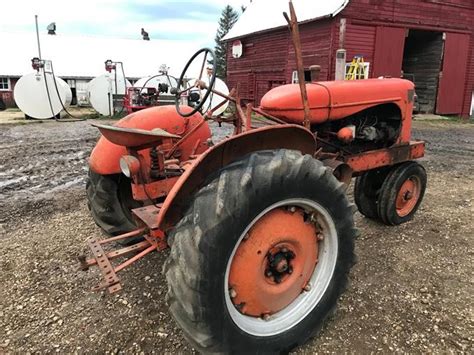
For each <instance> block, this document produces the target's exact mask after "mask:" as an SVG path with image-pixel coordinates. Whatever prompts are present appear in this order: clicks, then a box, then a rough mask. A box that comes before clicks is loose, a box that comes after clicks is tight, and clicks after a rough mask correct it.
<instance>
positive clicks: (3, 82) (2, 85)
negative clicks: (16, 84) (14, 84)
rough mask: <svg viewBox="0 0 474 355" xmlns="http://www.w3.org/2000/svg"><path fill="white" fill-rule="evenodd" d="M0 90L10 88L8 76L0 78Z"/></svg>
mask: <svg viewBox="0 0 474 355" xmlns="http://www.w3.org/2000/svg"><path fill="white" fill-rule="evenodd" d="M0 90H2V91H9V90H10V79H9V78H0Z"/></svg>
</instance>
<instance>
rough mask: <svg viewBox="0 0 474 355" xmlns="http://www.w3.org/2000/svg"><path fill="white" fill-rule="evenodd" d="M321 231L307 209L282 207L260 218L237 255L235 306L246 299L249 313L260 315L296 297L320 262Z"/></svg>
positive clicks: (232, 272) (232, 278) (233, 277)
mask: <svg viewBox="0 0 474 355" xmlns="http://www.w3.org/2000/svg"><path fill="white" fill-rule="evenodd" d="M317 234H318V233H317V229H316V226H315V224H314V223H306V221H305V212H304V210H303V209H301V208H295V209H294V212H292V211H290V210H289V209H286V208H278V209H275V210H272V211H270V212H268V213H267V214H266V215H264V216H263V217H262V218H260V220H258V221H257V222H256V224H254V225H253V226H252V228H251V229H250V231H249V237H248V239H247V240H244V241H242V242H241V243H240V245H239V247H238V248H237V251H236V253H235V255H234V258H233V259H232V264H231V266H230V274H229V287H230V288H231V290H232V291H230V292H231V298H232V302H233V303H234V305H235V306H238V305H241V304H245V309H244V310H243V313H245V314H247V315H251V316H254V317H260V316H261V315H263V314H270V315H271V314H274V313H276V312H278V311H280V310H282V309H283V308H285V307H287V306H288V305H289V304H290V303H291V302H293V301H294V300H295V299H296V297H298V296H299V295H300V294H301V291H302V289H303V288H304V287H305V285H307V284H308V281H309V279H310V278H311V275H312V274H313V271H314V268H315V266H316V264H317V261H318V253H319V249H318V238H317ZM232 295H233V296H234V297H232ZM241 312H242V310H241Z"/></svg>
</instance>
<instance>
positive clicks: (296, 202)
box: [164, 150, 356, 353]
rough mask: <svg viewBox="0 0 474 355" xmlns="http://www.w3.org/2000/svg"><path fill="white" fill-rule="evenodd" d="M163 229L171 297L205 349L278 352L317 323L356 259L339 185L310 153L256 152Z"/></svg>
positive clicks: (180, 319)
mask: <svg viewBox="0 0 474 355" xmlns="http://www.w3.org/2000/svg"><path fill="white" fill-rule="evenodd" d="M190 203H191V204H190V207H189V209H188V210H187V212H186V213H185V215H184V217H183V218H182V220H181V221H180V222H179V223H178V225H177V226H176V227H175V228H174V229H173V231H172V232H171V234H170V235H169V237H168V244H169V245H170V246H171V253H170V256H169V258H168V260H167V262H166V263H165V268H164V270H165V274H166V279H167V281H168V293H167V301H168V304H169V307H170V311H171V314H172V315H173V317H174V318H175V320H176V321H177V323H178V324H179V325H180V326H181V328H182V329H183V331H184V334H185V336H186V338H187V339H188V340H189V341H190V342H191V344H192V345H193V346H194V347H195V348H196V349H197V350H199V351H201V352H224V353H228V352H236V353H239V352H243V353H264V352H265V353H266V352H268V353H277V352H278V353H279V352H285V351H289V350H290V349H292V348H293V347H295V346H297V345H299V344H302V343H304V342H306V341H307V340H308V339H309V338H310V337H311V336H314V335H315V334H316V332H317V331H318V330H319V329H320V328H321V326H322V324H323V322H324V321H325V319H326V318H327V316H328V315H329V314H330V312H331V310H333V309H334V308H335V306H336V302H337V299H338V298H339V296H340V294H341V293H342V292H343V290H344V289H345V286H346V283H347V277H348V273H349V270H350V268H351V266H352V264H353V261H354V254H353V252H354V238H355V235H356V230H355V228H354V224H353V218H352V208H351V205H350V203H349V201H348V199H347V197H346V195H345V191H344V187H343V185H342V184H341V183H340V182H339V181H337V180H336V178H335V177H334V176H333V175H332V174H331V172H330V171H329V170H328V169H327V168H326V167H324V165H323V164H322V163H321V162H319V161H317V160H315V159H313V158H312V157H311V156H309V155H306V156H303V155H301V154H300V153H299V152H295V151H288V150H277V151H261V152H257V153H253V154H250V155H248V156H247V157H245V158H243V159H242V160H239V161H237V162H234V163H232V164H230V165H228V166H226V167H225V168H223V169H222V170H220V171H219V172H217V173H216V174H214V175H213V176H212V177H211V178H210V180H209V181H208V184H206V185H205V186H204V187H203V188H201V190H199V191H198V192H197V193H196V194H195V196H194V198H193V199H192V201H191V202H190Z"/></svg>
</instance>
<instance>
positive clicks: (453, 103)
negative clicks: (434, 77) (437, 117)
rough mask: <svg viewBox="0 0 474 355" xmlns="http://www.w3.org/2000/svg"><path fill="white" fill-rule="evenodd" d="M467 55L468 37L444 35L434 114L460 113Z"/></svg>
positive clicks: (451, 34)
mask: <svg viewBox="0 0 474 355" xmlns="http://www.w3.org/2000/svg"><path fill="white" fill-rule="evenodd" d="M468 54H469V35H467V34H458V33H447V34H446V41H445V43H444V57H443V70H442V72H441V73H440V75H439V76H440V77H439V88H438V101H437V105H436V113H438V114H459V113H461V112H462V105H463V99H464V84H465V83H466V71H467V61H468Z"/></svg>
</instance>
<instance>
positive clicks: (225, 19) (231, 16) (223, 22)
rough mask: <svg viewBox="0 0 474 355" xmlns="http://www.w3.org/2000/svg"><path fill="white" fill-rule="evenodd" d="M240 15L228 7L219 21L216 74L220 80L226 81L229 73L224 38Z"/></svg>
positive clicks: (216, 39)
mask: <svg viewBox="0 0 474 355" xmlns="http://www.w3.org/2000/svg"><path fill="white" fill-rule="evenodd" d="M238 18H239V14H238V13H237V11H235V10H234V9H233V8H232V6H230V5H227V6H226V7H225V8H224V10H222V14H221V18H220V19H219V27H218V29H217V34H216V38H215V41H216V47H215V53H216V62H217V68H214V69H215V70H216V74H217V76H218V77H219V78H223V79H225V77H226V73H227V57H226V55H227V44H226V43H224V42H222V37H224V36H225V35H226V34H227V33H228V32H229V31H230V29H231V28H232V26H233V25H234V24H235V22H237V19H238Z"/></svg>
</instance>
